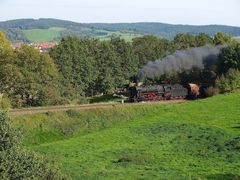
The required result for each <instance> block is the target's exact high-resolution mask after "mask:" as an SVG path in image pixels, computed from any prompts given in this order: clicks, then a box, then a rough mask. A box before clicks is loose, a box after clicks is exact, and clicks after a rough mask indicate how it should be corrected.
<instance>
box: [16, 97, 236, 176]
mask: <svg viewBox="0 0 240 180" xmlns="http://www.w3.org/2000/svg"><path fill="white" fill-rule="evenodd" d="M239 106H240V93H234V94H227V95H219V96H216V97H213V98H209V99H203V100H197V101H192V102H188V103H184V104H168V105H142V106H133V107H119V108H112V109H98V110H87V111H86V110H85V111H68V112H58V113H45V114H38V115H28V116H19V117H15V118H14V119H13V121H14V123H15V124H16V125H22V126H23V127H22V128H23V129H24V130H25V136H27V137H26V139H25V145H26V146H27V147H28V148H31V149H33V150H35V151H37V152H39V153H41V154H45V155H47V156H49V157H50V158H54V159H55V160H56V161H57V162H59V164H60V167H61V168H62V171H63V172H64V173H66V174H67V175H68V176H69V177H70V178H72V179H224V180H225V179H239V178H240V110H239Z"/></svg>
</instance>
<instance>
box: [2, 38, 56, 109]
mask: <svg viewBox="0 0 240 180" xmlns="http://www.w3.org/2000/svg"><path fill="white" fill-rule="evenodd" d="M1 42H4V43H1V46H0V92H1V93H4V94H6V95H7V96H8V97H9V98H10V100H11V102H12V104H13V106H14V107H19V106H36V105H47V104H55V103H56V101H58V99H59V94H58V78H59V74H58V71H57V69H56V67H55V65H54V63H53V60H52V59H51V58H50V57H49V55H48V54H45V53H40V52H39V51H38V50H35V49H34V48H33V47H30V46H23V47H22V48H21V49H19V50H16V51H14V50H13V48H12V47H11V45H9V42H7V40H6V39H5V38H4V37H1ZM53 89H54V92H55V94H53V93H49V91H50V90H51V91H53Z"/></svg>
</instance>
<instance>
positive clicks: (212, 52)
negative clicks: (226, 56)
mask: <svg viewBox="0 0 240 180" xmlns="http://www.w3.org/2000/svg"><path fill="white" fill-rule="evenodd" d="M222 48H223V46H216V47H213V46H210V45H206V46H202V47H197V48H191V49H187V50H183V51H176V52H175V53H174V54H172V55H169V56H166V57H165V58H164V59H162V60H156V61H150V62H148V63H147V65H145V66H144V67H143V68H142V69H141V70H140V71H139V73H138V77H139V79H140V80H142V79H145V78H151V79H153V78H156V77H160V76H161V75H163V74H171V73H173V72H182V71H184V70H191V69H192V68H194V67H195V68H199V69H204V68H205V66H206V65H208V64H212V63H214V62H216V60H217V57H218V54H219V53H220V50H221V49H222Z"/></svg>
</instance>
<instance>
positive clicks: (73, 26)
mask: <svg viewBox="0 0 240 180" xmlns="http://www.w3.org/2000/svg"><path fill="white" fill-rule="evenodd" d="M52 28H58V29H64V30H62V31H57V32H55V33H52V31H51V30H52ZM0 29H2V30H3V31H5V32H6V33H7V36H8V38H9V39H10V40H11V41H24V42H34V41H43V40H49V41H53V40H59V39H60V38H61V37H64V36H68V35H75V36H80V37H95V38H100V39H110V38H111V37H112V36H120V37H122V38H125V39H127V40H131V39H132V38H134V37H138V36H142V35H146V34H151V35H156V36H159V37H165V38H169V39H172V38H173V37H174V36H175V35H176V34H178V33H186V34H199V33H201V32H204V33H207V34H209V35H211V36H212V35H214V34H215V33H216V32H219V31H221V32H224V33H227V34H231V35H232V36H240V27H232V26H223V25H209V26H191V25H171V24H164V23H115V24H106V23H89V24H86V23H84V24H83V23H76V22H71V21H65V20H57V19H38V20H34V19H19V20H11V21H5V22H0ZM29 31H30V32H29ZM42 31H44V32H43V33H42ZM38 32H40V33H38ZM31 33H32V34H31ZM36 33H37V34H38V35H35V34H36ZM46 33H49V34H50V35H48V36H49V37H48V38H47V39H45V38H44V37H43V36H45V35H46ZM35 36H38V37H37V38H36V37H35ZM32 37H34V38H32Z"/></svg>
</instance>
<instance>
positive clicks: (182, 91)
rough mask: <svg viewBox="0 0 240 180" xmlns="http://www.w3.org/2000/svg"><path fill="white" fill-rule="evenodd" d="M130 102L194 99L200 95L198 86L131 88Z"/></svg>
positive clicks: (175, 85)
mask: <svg viewBox="0 0 240 180" xmlns="http://www.w3.org/2000/svg"><path fill="white" fill-rule="evenodd" d="M129 94H130V95H129V101H130V102H141V101H161V100H170V99H185V98H191V99H194V98H196V97H197V96H198V95H199V87H198V86H197V85H196V84H187V85H184V86H183V85H180V84H174V85H170V84H160V85H152V86H132V87H130V88H129Z"/></svg>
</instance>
